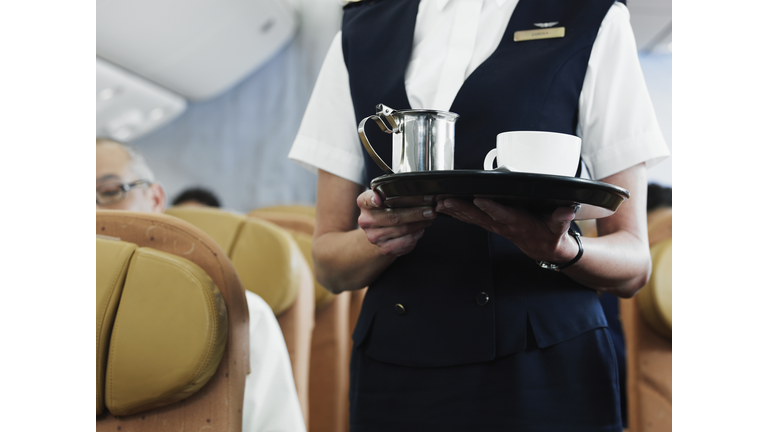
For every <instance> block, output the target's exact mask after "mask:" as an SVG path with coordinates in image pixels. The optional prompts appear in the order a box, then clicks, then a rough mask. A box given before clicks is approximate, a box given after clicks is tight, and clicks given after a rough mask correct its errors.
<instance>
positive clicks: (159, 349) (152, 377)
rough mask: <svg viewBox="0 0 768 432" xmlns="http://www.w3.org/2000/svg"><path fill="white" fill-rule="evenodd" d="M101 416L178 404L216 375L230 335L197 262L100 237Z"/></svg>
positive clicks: (214, 293)
mask: <svg viewBox="0 0 768 432" xmlns="http://www.w3.org/2000/svg"><path fill="white" fill-rule="evenodd" d="M96 281H97V286H96V365H97V368H96V371H97V374H96V393H97V400H96V413H97V415H98V414H100V413H101V412H103V411H104V410H105V408H106V409H108V410H109V411H110V412H111V413H112V414H113V415H116V416H126V415H130V414H135V413H137V412H142V411H146V410H150V409H153V408H158V407H162V406H165V405H169V404H172V403H174V402H177V401H179V400H182V399H186V398H187V397H189V396H190V395H192V394H194V393H195V392H197V391H198V390H199V389H200V388H202V387H203V386H204V385H205V384H206V383H207V382H208V381H209V380H210V378H211V377H212V376H213V375H214V373H215V372H216V370H217V369H218V367H219V363H220V362H221V359H222V357H223V355H224V351H225V346H226V343H227V337H228V317H227V308H226V306H225V303H224V299H223V297H222V294H221V292H219V289H218V287H217V286H216V284H215V283H214V282H213V280H212V279H211V278H210V277H209V276H208V274H207V273H206V272H205V271H203V270H202V269H201V268H200V267H198V266H197V265H196V264H194V263H192V262H191V261H189V260H187V259H185V258H181V257H179V256H176V255H172V254H169V253H165V252H160V251H157V250H154V249H151V248H145V247H142V248H140V247H138V246H137V245H135V244H132V243H128V242H122V241H115V240H105V239H101V238H97V239H96Z"/></svg>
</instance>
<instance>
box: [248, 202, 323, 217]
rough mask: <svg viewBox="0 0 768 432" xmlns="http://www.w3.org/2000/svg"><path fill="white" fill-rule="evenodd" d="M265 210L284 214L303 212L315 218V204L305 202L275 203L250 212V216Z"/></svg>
mask: <svg viewBox="0 0 768 432" xmlns="http://www.w3.org/2000/svg"><path fill="white" fill-rule="evenodd" d="M264 212H276V213H283V214H286V213H287V214H303V215H305V216H309V217H311V218H312V219H314V218H315V214H316V212H315V206H311V205H304V204H287V205H274V206H268V207H260V208H257V209H255V210H253V211H251V212H249V213H248V216H256V215H257V213H264Z"/></svg>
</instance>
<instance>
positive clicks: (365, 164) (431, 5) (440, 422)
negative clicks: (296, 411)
mask: <svg viewBox="0 0 768 432" xmlns="http://www.w3.org/2000/svg"><path fill="white" fill-rule="evenodd" d="M518 36H520V38H519V39H518ZM521 39H522V40H521ZM382 41H386V43H382ZM378 103H381V104H384V105H387V106H389V107H392V108H394V109H437V110H445V111H453V112H456V113H457V114H459V115H461V118H460V119H459V120H458V122H457V124H456V139H455V152H454V155H455V159H454V163H455V169H475V170H477V169H482V167H483V159H484V157H485V155H486V154H487V153H488V151H489V150H490V149H491V148H492V147H494V146H495V137H496V135H497V134H498V133H501V132H506V131H514V130H540V131H550V132H561V133H568V134H571V135H579V136H580V137H581V138H582V143H583V146H582V157H583V160H584V162H585V165H586V167H587V168H588V169H589V172H590V174H591V176H592V178H595V179H600V180H602V181H605V182H607V183H611V184H615V185H618V186H620V187H623V188H625V189H628V190H629V191H630V194H631V196H632V199H631V200H629V201H628V202H626V203H624V204H623V205H622V206H621V208H619V210H618V211H617V212H616V213H615V214H613V215H612V216H610V217H606V218H603V219H599V220H598V222H597V225H598V228H599V233H600V236H599V237H596V238H584V239H583V240H581V239H580V238H579V237H578V236H577V235H576V233H575V230H571V229H570V228H572V227H573V225H572V221H573V219H574V218H575V216H576V212H577V211H578V207H577V206H574V207H571V208H569V207H561V208H559V209H557V210H555V211H554V212H553V213H552V214H551V215H538V214H531V213H530V212H528V211H526V210H525V209H521V208H514V207H508V206H504V205H501V204H499V203H496V202H494V201H490V200H484V199H476V200H474V201H463V200H458V199H445V200H443V199H439V201H438V202H437V204H436V205H433V204H432V203H431V201H424V205H423V206H422V207H415V208H406V209H388V208H385V207H384V205H383V202H382V197H381V196H380V195H378V194H377V193H375V192H374V191H371V190H366V187H367V185H369V184H370V183H371V180H372V179H373V178H376V177H378V176H380V175H382V174H384V172H383V170H381V169H380V168H378V167H377V166H376V165H375V164H374V163H373V162H372V160H371V158H368V157H366V156H365V153H364V152H363V150H362V146H361V144H360V142H359V139H358V134H357V128H356V126H357V124H358V122H359V121H360V120H362V119H363V118H366V117H367V116H369V115H371V114H373V111H374V109H375V106H376V104H378ZM369 138H370V137H369ZM388 139H389V138H388ZM389 142H390V143H391V139H389ZM379 143H380V147H378V149H379V150H383V151H386V152H387V153H389V152H390V151H391V150H390V149H391V144H389V143H388V142H386V141H384V142H382V141H380V142H379ZM387 145H389V146H390V147H389V148H387ZM374 146H376V143H374ZM668 153H669V152H668V149H667V148H666V145H665V143H664V139H663V137H662V135H661V130H660V127H659V125H658V122H657V120H656V118H655V114H654V112H653V107H652V105H651V101H650V98H649V96H648V92H647V90H646V88H645V83H644V81H643V77H642V72H641V69H640V65H639V61H638V58H637V48H636V45H635V41H634V37H633V35H632V29H631V26H630V22H629V14H628V10H627V8H626V6H625V5H624V4H621V3H619V2H614V1H613V0H598V1H590V2H574V1H569V0H519V1H515V0H478V1H458V0H434V1H431V0H421V1H419V2H416V1H412V0H389V1H361V2H355V3H350V4H348V5H347V6H345V12H344V19H343V24H342V31H341V32H340V33H339V34H338V35H337V37H336V38H335V39H334V41H333V43H332V45H331V48H330V50H329V51H328V54H327V56H326V59H325V62H324V64H323V67H322V69H321V71H320V74H319V76H318V80H317V83H316V85H315V89H314V91H313V94H312V97H311V98H310V102H309V105H308V107H307V110H306V113H305V115H304V119H303V121H302V124H301V127H300V129H299V133H298V135H297V138H296V140H295V142H294V144H293V147H292V149H291V152H290V153H289V157H290V158H292V159H293V160H295V161H297V162H299V163H301V164H302V165H304V166H308V167H310V168H312V169H314V170H317V171H318V173H319V175H318V187H317V226H316V230H315V239H314V244H313V253H314V258H315V272H316V276H317V278H318V280H319V281H320V282H321V283H322V284H323V286H325V287H327V288H329V289H330V290H332V291H333V292H341V291H345V290H354V289H360V288H362V287H365V286H368V291H367V293H366V297H365V301H364V303H363V307H362V310H361V312H360V318H359V319H358V323H357V326H356V328H355V332H354V335H353V338H354V342H355V348H354V350H353V354H352V361H351V373H350V412H351V423H350V431H351V432H358V431H366V432H371V431H389V430H398V431H421V430H441V431H462V430H482V431H497V430H498V431H506V430H515V431H598V430H599V431H615V432H620V431H621V430H622V423H621V411H620V396H619V383H618V372H617V366H616V359H615V355H614V350H613V346H612V341H611V337H610V334H609V333H608V330H607V329H606V328H607V322H606V319H605V316H604V313H603V310H602V308H601V307H600V304H599V300H598V297H597V295H596V294H595V291H602V292H609V293H613V294H616V295H619V296H621V297H631V296H633V295H634V294H635V293H636V292H637V290H638V289H640V288H641V287H642V286H643V285H644V284H645V283H646V281H647V280H648V277H649V274H650V271H651V260H650V253H649V248H648V236H647V230H646V220H645V205H646V201H645V196H646V185H647V180H646V166H651V165H653V164H654V163H656V162H658V161H660V160H662V159H663V158H664V157H666V156H667V155H668ZM438 198H439V197H438ZM438 213H442V214H443V215H448V216H452V217H437V214H438ZM551 270H562V271H557V272H553V271H551Z"/></svg>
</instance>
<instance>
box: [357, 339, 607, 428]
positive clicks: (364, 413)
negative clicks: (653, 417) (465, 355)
mask: <svg viewBox="0 0 768 432" xmlns="http://www.w3.org/2000/svg"><path fill="white" fill-rule="evenodd" d="M528 345H529V346H528V347H527V348H525V349H524V350H523V351H521V352H519V353H516V354H512V355H509V356H505V357H501V358H498V359H495V360H492V361H489V362H483V363H475V364H471V365H461V366H446V367H438V368H412V367H407V366H399V365H393V364H389V363H384V362H379V361H377V360H374V359H372V358H371V357H369V356H367V355H365V354H364V353H363V352H362V350H360V349H355V350H353V354H352V362H351V379H350V412H351V418H350V432H378V431H381V432H384V431H386V432H390V431H398V432H409V431H414V432H416V431H418V432H423V431H441V432H451V431H457V432H459V431H460V432H466V431H483V432H494V431H504V432H509V431H515V432H527V431H531V432H532V431H536V432H563V431H568V432H601V431H603V432H620V431H621V430H622V426H621V420H620V416H621V413H620V412H619V408H618V405H617V404H616V400H617V399H618V397H619V395H618V393H619V388H618V384H617V370H616V362H615V359H614V357H613V345H612V344H611V338H610V336H609V335H608V331H607V330H606V329H605V328H601V329H596V330H591V331H589V332H587V333H584V334H582V335H579V336H577V337H575V338H572V339H569V340H567V341H565V342H562V343H559V344H556V345H553V346H551V347H548V348H538V347H537V346H536V344H535V343H529V344H528ZM368 377H376V379H366V378H368Z"/></svg>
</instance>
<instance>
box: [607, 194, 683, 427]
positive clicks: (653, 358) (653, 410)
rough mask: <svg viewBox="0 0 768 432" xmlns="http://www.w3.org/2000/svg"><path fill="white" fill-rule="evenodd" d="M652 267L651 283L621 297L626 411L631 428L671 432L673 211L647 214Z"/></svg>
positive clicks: (656, 211) (665, 210)
mask: <svg viewBox="0 0 768 432" xmlns="http://www.w3.org/2000/svg"><path fill="white" fill-rule="evenodd" d="M648 237H649V243H650V247H651V259H652V262H653V271H652V274H651V277H650V280H649V282H648V284H647V285H646V286H645V287H643V288H642V289H641V290H640V292H639V293H638V294H637V295H636V296H635V297H633V298H631V299H622V300H621V304H620V311H621V320H622V325H623V328H624V335H625V340H626V348H627V384H626V389H627V412H628V426H629V430H630V431H632V432H668V431H671V430H672V209H669V208H663V209H658V210H655V211H653V212H651V213H650V214H649V215H648Z"/></svg>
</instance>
